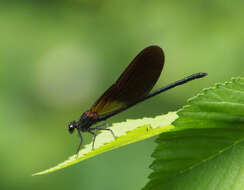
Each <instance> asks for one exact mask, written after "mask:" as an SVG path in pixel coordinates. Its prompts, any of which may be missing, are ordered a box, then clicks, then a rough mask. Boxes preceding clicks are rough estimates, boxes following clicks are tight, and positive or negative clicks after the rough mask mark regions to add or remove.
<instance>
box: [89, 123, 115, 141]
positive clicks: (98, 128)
mask: <svg viewBox="0 0 244 190" xmlns="http://www.w3.org/2000/svg"><path fill="white" fill-rule="evenodd" d="M104 125H106V127H108V124H107V123H102V124H101V125H97V126H95V127H92V128H90V129H91V130H99V131H110V133H111V134H112V135H113V137H114V138H115V139H116V136H115V134H114V132H113V131H112V129H109V128H106V127H103V128H101V126H104Z"/></svg>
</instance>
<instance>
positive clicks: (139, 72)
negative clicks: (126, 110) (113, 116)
mask: <svg viewBox="0 0 244 190" xmlns="http://www.w3.org/2000/svg"><path fill="white" fill-rule="evenodd" d="M163 65H164V53H163V50H162V49H161V48H160V47H158V46H149V47H147V48H145V49H144V50H142V51H141V52H140V53H139V54H138V55H137V56H136V57H135V58H134V60H133V61H132V62H131V63H130V65H129V66H128V67H127V68H126V69H125V71H124V72H123V73H122V75H121V76H120V77H119V79H118V80H117V81H116V83H114V84H113V85H112V86H111V87H110V88H109V89H108V90H107V91H106V92H105V93H104V94H103V95H102V96H101V97H100V98H99V99H98V100H97V101H96V103H95V104H94V105H93V106H92V108H91V111H92V112H97V113H98V114H99V115H102V114H105V113H109V112H111V111H114V110H116V109H119V108H121V107H122V106H125V105H128V104H130V103H132V102H134V101H135V100H137V99H139V98H141V97H144V96H146V95H147V94H148V93H149V92H150V91H151V90H152V88H153V86H154V85H155V83H156V82H157V80H158V78H159V76H160V74H161V71H162V69H163Z"/></svg>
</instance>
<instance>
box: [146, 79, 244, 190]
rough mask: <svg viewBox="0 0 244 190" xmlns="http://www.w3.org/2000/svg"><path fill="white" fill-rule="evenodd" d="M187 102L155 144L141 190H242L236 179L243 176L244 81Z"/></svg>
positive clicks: (234, 82)
mask: <svg viewBox="0 0 244 190" xmlns="http://www.w3.org/2000/svg"><path fill="white" fill-rule="evenodd" d="M188 103H189V105H187V106H185V107H184V108H183V109H181V110H180V111H179V112H178V115H179V118H178V119H177V120H176V121H175V122H174V123H173V124H174V125H175V128H174V129H173V130H171V131H169V132H167V133H162V134H161V135H160V136H159V138H158V139H157V140H156V142H157V143H158V146H157V147H156V149H155V151H154V153H153V155H152V156H153V157H154V158H155V160H154V162H153V163H152V165H151V168H152V169H153V172H152V173H151V175H150V176H149V178H150V181H149V182H148V184H147V185H146V186H145V187H144V189H150V190H156V189H164V190H168V189H169V190H174V189H181V190H184V189H186V190H190V189H198V190H201V189H204V190H208V189H215V190H216V189H221V190H222V189H228V190H229V189H231V190H233V189H240V187H241V186H242V187H244V181H243V180H239V179H240V176H242V177H243V176H244V169H243V167H242V165H243V164H240V160H242V161H243V162H244V159H243V158H244V150H243V147H244V142H243V140H244V78H234V79H232V80H231V82H226V83H224V84H217V85H216V86H215V87H214V88H209V89H204V90H203V91H202V93H201V94H200V95H198V96H196V97H193V98H191V99H190V100H189V102H188ZM234 161H235V162H234ZM230 165H231V166H233V168H230ZM213 168H214V169H213ZM203 171H204V173H203ZM220 171H226V173H221V172H220ZM240 172H241V173H240ZM233 173H238V175H239V178H238V177H236V178H233ZM223 176H224V177H223ZM223 179H225V181H222V180H223ZM230 179H231V180H230ZM204 180H205V181H204ZM233 180H234V181H233ZM216 183H217V184H216ZM241 189H243V188H241Z"/></svg>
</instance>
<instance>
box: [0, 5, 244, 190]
mask: <svg viewBox="0 0 244 190" xmlns="http://www.w3.org/2000/svg"><path fill="white" fill-rule="evenodd" d="M243 19H244V12H243V1H241V0H237V1H235V2H230V1H222V0H217V1H210V0H208V1H203V0H201V1H200V0H199V1H193V0H192V1H184V2H183V1H176V0H173V1H170V0H165V1H159V0H153V1H138V0H135V1H129V0H125V1H118V0H117V1H116V0H115V1H114V0H113V1H112V0H105V1H88V0H84V1H82V0H72V1H65V0H63V1H43V0H42V1H41V0H39V1H37V0H36V1H33V0H32V1H30V0H24V1H0V36H1V43H0V105H1V106H0V118H1V120H0V121H1V133H0V148H1V150H2V154H1V158H0V161H1V165H2V167H1V171H0V176H1V183H0V188H1V189H18V190H21V189H25V190H28V189H33V188H35V189H44V188H45V189H60V190H61V189H68V188H70V186H71V185H72V188H73V189H81V188H83V189H89V190H90V189H91V190H92V189H98V188H101V187H102V188H103V189H118V190H119V189H127V190H129V189H133V190H134V189H139V188H140V187H142V186H143V185H144V184H145V183H146V181H147V175H148V173H149V172H150V170H149V169H148V166H149V165H150V163H151V161H152V159H151V158H150V155H151V153H152V150H153V149H154V147H155V144H154V142H153V139H150V140H146V141H144V142H140V143H138V144H134V145H130V146H127V147H123V148H121V149H119V150H115V151H112V152H108V153H106V154H103V155H100V156H98V157H96V158H93V159H90V160H88V161H85V162H83V163H82V164H78V165H76V166H74V167H70V168H68V169H66V170H63V171H62V172H57V173H55V174H52V175H47V176H43V177H36V178H33V177H31V174H32V173H33V172H34V171H37V170H39V169H43V168H46V167H48V166H52V165H53V164H55V163H57V162H60V161H62V160H64V159H65V158H67V156H68V155H70V154H73V153H74V152H75V150H76V147H77V144H78V143H79V140H78V138H77V137H76V136H70V135H69V134H68V133H67V129H66V128H65V127H66V125H67V123H68V122H69V121H70V120H74V119H78V118H79V116H80V114H81V113H82V112H83V111H85V110H86V109H88V108H89V107H90V106H91V105H92V104H93V102H94V101H95V100H96V99H97V98H98V96H100V95H101V93H103V91H104V90H105V89H106V88H107V87H108V86H109V85H111V83H112V82H113V81H114V80H116V78H117V77H118V76H119V74H120V73H121V72H122V71H123V69H124V68H125V67H126V66H127V65H128V64H129V62H130V61H131V60H132V59H133V58H134V56H136V54H137V53H138V52H139V51H140V50H142V49H143V48H144V47H146V46H148V45H152V44H156V45H159V46H161V47H162V48H163V49H164V51H165V54H166V64H165V68H164V71H163V74H162V76H161V78H160V80H159V81H158V83H157V85H156V88H157V87H161V86H163V85H165V84H167V83H169V82H172V81H174V80H177V79H179V78H182V77H183V76H186V75H189V74H191V73H195V72H208V73H209V76H208V78H206V79H203V80H198V81H195V82H192V83H190V84H186V85H184V86H182V87H178V88H177V89H174V90H171V91H170V92H167V93H165V94H164V95H163V94H162V95H160V96H158V97H155V98H153V99H152V100H149V101H147V102H145V103H142V104H140V105H138V106H136V107H134V108H132V109H130V110H128V111H126V112H125V113H123V114H120V115H118V116H116V117H114V118H112V119H110V120H109V122H113V121H123V120H125V119H126V118H139V117H143V116H148V117H149V116H154V115H156V114H160V113H165V112H168V111H171V110H176V109H178V108H180V107H181V106H182V105H183V104H184V103H185V100H186V99H187V98H188V97H190V96H192V95H193V94H195V93H196V92H198V91H199V90H200V89H201V88H203V87H207V86H210V84H213V83H214V82H217V81H225V80H228V79H229V78H230V77H232V76H239V75H243V69H244V64H243V60H244V54H243V48H244V34H243V29H244V25H243ZM159 105H160V106H159ZM145 108H146V109H145ZM145 110H146V111H145ZM86 140H87V141H89V140H90V137H89V135H87V136H86ZM27 155H28V156H27ZM43 155H45V156H43ZM40 158H42V159H40ZM115 174H116V175H115ZM132 179H133V180H132ZM135 181H136V183H135Z"/></svg>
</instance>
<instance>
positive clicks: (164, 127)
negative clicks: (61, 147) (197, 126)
mask: <svg viewBox="0 0 244 190" xmlns="http://www.w3.org/2000/svg"><path fill="white" fill-rule="evenodd" d="M177 117H178V116H177V114H176V113H175V112H171V113H168V114H166V115H161V116H157V117H155V118H143V119H136V120H127V121H126V122H122V123H115V124H113V126H112V127H110V129H112V130H113V132H114V134H115V135H116V139H114V138H113V136H112V135H111V134H110V133H109V132H107V131H103V132H102V133H100V134H98V135H97V137H96V142H95V149H94V150H92V143H91V144H88V145H86V146H85V147H84V148H83V149H82V150H80V152H79V154H78V156H77V155H73V156H71V157H70V158H69V159H68V160H66V161H64V162H62V163H60V164H58V165H57V166H54V167H52V168H50V169H47V170H44V171H42V172H38V173H35V174H33V175H42V174H46V173H50V172H54V171H56V170H60V169H62V168H65V167H68V166H70V165H73V164H75V163H78V162H80V161H82V160H85V159H87V158H91V157H93V156H96V155H98V154H101V153H103V152H106V151H109V150H113V149H115V148H118V147H121V146H124V145H127V144H130V143H134V142H137V141H140V140H143V139H146V138H150V137H152V136H155V135H158V134H160V133H163V132H165V131H168V130H170V129H172V128H174V126H173V125H171V123H172V122H173V121H174V120H175V119H177Z"/></svg>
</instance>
